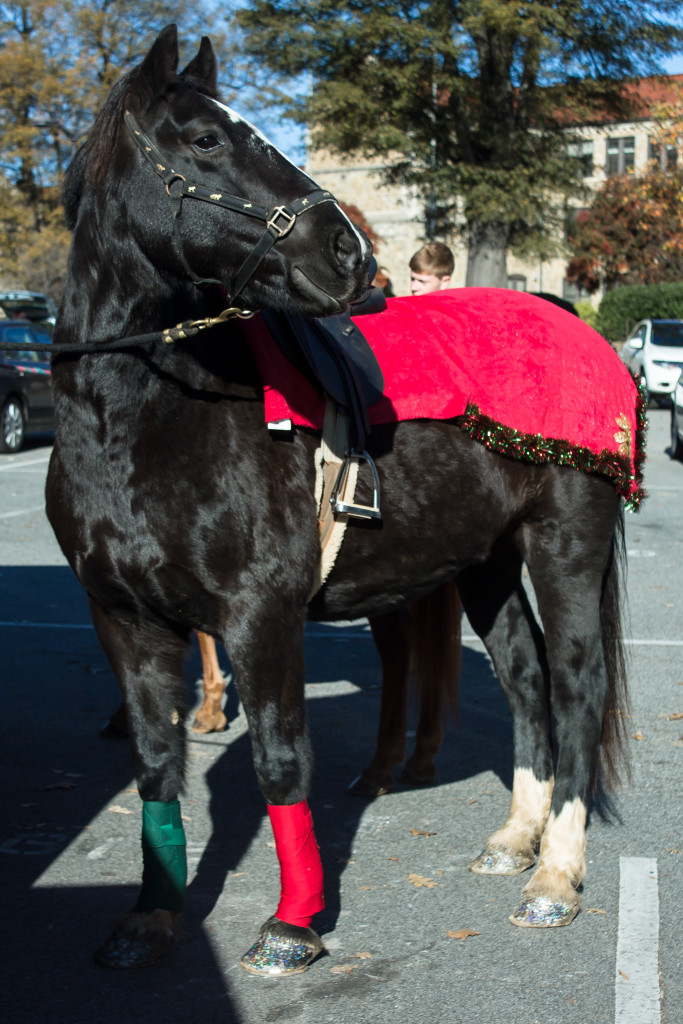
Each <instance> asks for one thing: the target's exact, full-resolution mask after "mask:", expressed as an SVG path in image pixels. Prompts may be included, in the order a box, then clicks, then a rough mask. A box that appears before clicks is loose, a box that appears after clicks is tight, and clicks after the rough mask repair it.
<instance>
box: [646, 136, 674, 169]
mask: <svg viewBox="0 0 683 1024" xmlns="http://www.w3.org/2000/svg"><path fill="white" fill-rule="evenodd" d="M649 150H650V154H649V158H650V161H651V162H654V165H655V167H657V168H658V169H659V170H660V171H675V170H676V165H677V164H678V150H677V149H676V147H675V146H670V145H664V146H663V145H662V144H661V143H659V142H654V141H653V140H652V139H650V144H649Z"/></svg>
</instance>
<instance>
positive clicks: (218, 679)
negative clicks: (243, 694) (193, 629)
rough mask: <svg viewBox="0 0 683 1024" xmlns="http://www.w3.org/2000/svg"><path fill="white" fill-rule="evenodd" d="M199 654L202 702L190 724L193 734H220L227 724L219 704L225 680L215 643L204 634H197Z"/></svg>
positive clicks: (223, 691)
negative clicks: (202, 689) (201, 675)
mask: <svg viewBox="0 0 683 1024" xmlns="http://www.w3.org/2000/svg"><path fill="white" fill-rule="evenodd" d="M197 639H198V640H199V653H200V654H201V656H202V672H203V674H204V680H203V685H204V701H203V703H202V706H201V707H200V709H199V711H198V712H197V714H196V715H195V718H194V722H193V723H192V726H191V728H192V730H193V731H194V732H202V733H206V732H222V731H223V729H225V727H226V726H227V724H228V720H227V719H226V717H225V715H224V714H223V711H222V708H221V703H222V700H223V694H224V693H225V685H226V684H225V679H224V677H223V673H222V672H221V667H220V665H219V664H218V654H217V653H216V641H215V640H214V639H213V637H210V636H207V635H206V633H200V632H197Z"/></svg>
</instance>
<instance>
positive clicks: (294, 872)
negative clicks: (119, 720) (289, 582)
mask: <svg viewBox="0 0 683 1024" xmlns="http://www.w3.org/2000/svg"><path fill="white" fill-rule="evenodd" d="M258 619H259V621H258V622H250V623H249V625H248V627H247V626H246V625H245V624H242V625H243V628H242V629H241V630H240V631H239V635H238V636H237V637H234V638H232V643H231V644H230V648H229V650H230V658H231V661H232V663H233V667H234V670H235V679H236V681H237V686H238V690H239V694H240V698H241V701H242V706H243V708H244V711H245V714H246V716H247V721H248V723H249V734H250V738H251V745H252V751H253V757H254V768H255V770H256V776H257V779H258V783H259V786H260V789H261V792H262V793H263V795H264V797H265V799H266V802H267V805H268V814H269V816H270V821H271V825H272V828H273V834H274V837H275V847H276V852H277V857H278V861H279V864H280V889H281V891H280V901H279V904H278V907H277V909H276V911H275V914H274V915H273V916H272V917H270V918H269V919H268V920H267V921H266V922H265V924H264V925H263V927H262V928H261V933H260V935H259V937H258V939H257V941H256V942H255V943H254V945H253V946H252V947H251V948H250V949H249V950H248V951H247V952H246V953H245V954H244V956H243V957H242V959H241V961H240V963H241V965H242V967H244V968H245V969H246V970H248V971H250V972H251V973H253V974H260V975H266V976H273V975H285V974H296V973H299V972H301V971H304V970H305V969H306V968H307V967H308V965H309V964H310V963H311V961H312V960H313V959H314V958H315V957H316V956H317V955H318V954H319V953H320V952H321V950H322V948H323V947H322V942H321V940H320V937H319V935H318V934H317V933H316V932H315V931H314V930H313V929H312V928H311V927H310V924H311V921H312V919H313V916H314V915H315V914H316V913H318V911H320V910H322V909H323V907H324V905H325V904H324V897H323V872H322V864H321V861H320V853H319V851H318V845H317V843H316V839H315V833H314V831H313V820H312V817H311V813H310V810H309V807H308V791H309V787H310V780H311V770H312V753H311V745H310V740H309V737H308V729H307V726H306V717H305V708H304V658H303V629H304V626H303V611H301V613H299V614H298V615H295V614H293V613H292V614H290V615H288V614H287V611H286V608H285V607H284V605H283V603H279V604H278V605H277V606H275V607H274V608H273V609H272V611H271V614H270V615H269V616H268V617H266V615H265V612H264V611H262V613H261V614H260V615H258ZM265 636H267V637H268V642H267V643H263V642H262V639H261V638H262V637H265Z"/></svg>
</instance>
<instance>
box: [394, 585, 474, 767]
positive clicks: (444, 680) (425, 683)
mask: <svg viewBox="0 0 683 1024" xmlns="http://www.w3.org/2000/svg"><path fill="white" fill-rule="evenodd" d="M410 614H411V618H412V623H413V629H412V652H411V671H412V675H413V678H414V680H415V689H416V691H417V695H418V699H419V709H420V713H419V718H418V723H417V731H416V736H415V749H414V751H413V753H412V754H411V756H410V757H409V758H408V760H407V761H406V764H405V767H404V769H403V771H402V772H401V774H400V776H399V777H400V780H401V782H405V783H407V784H408V785H412V786H429V785H432V784H433V783H434V782H435V781H436V777H437V769H436V763H435V758H436V755H437V754H438V752H439V750H440V749H441V744H442V742H443V724H444V717H445V715H446V714H450V713H455V711H456V709H457V703H458V681H459V677H460V662H461V659H462V604H461V601H460V595H459V594H458V591H457V589H456V586H455V584H454V583H453V582H452V581H451V580H448V581H447V582H446V583H443V584H442V585H441V586H440V587H437V589H436V590H435V591H433V592H432V593H431V594H428V595H427V596H426V597H423V598H421V599H420V600H419V601H416V602H415V603H414V604H412V605H411V608H410Z"/></svg>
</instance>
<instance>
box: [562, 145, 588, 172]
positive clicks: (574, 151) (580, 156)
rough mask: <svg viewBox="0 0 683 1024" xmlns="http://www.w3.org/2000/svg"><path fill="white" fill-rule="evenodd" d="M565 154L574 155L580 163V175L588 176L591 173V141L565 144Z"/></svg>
mask: <svg viewBox="0 0 683 1024" xmlns="http://www.w3.org/2000/svg"><path fill="white" fill-rule="evenodd" d="M567 156H570V157H574V159H576V160H578V161H579V163H580V165H581V176H582V177H583V178H590V177H591V176H592V174H593V142H592V140H590V141H589V140H585V141H581V142H570V143H569V144H568V146H567Z"/></svg>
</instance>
